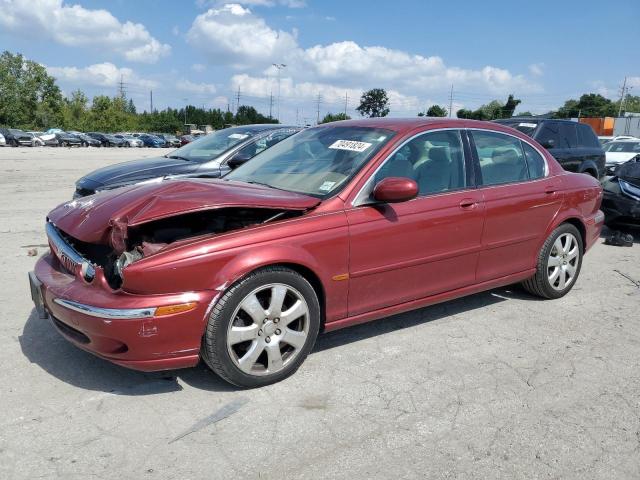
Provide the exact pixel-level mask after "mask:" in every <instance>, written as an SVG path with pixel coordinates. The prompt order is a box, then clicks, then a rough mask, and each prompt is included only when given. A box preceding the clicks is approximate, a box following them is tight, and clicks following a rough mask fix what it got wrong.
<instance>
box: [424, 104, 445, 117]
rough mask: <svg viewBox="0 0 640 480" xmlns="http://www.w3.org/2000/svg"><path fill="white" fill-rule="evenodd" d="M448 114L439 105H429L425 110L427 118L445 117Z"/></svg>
mask: <svg viewBox="0 0 640 480" xmlns="http://www.w3.org/2000/svg"><path fill="white" fill-rule="evenodd" d="M448 113H449V112H447V109H446V108H444V107H441V106H440V105H431V106H430V107H429V109H428V110H427V117H446V116H447V115H448Z"/></svg>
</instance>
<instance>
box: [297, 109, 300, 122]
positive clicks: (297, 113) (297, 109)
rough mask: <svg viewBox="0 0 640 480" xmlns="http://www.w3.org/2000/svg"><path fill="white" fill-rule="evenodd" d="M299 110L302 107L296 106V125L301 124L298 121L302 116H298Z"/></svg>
mask: <svg viewBox="0 0 640 480" xmlns="http://www.w3.org/2000/svg"><path fill="white" fill-rule="evenodd" d="M299 110H300V109H299V108H298V107H296V125H299V123H298V119H299V118H300V117H299V116H298V113H299Z"/></svg>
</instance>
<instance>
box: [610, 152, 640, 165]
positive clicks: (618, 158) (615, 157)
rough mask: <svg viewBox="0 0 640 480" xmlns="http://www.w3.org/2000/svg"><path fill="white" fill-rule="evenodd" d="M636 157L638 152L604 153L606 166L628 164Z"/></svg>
mask: <svg viewBox="0 0 640 480" xmlns="http://www.w3.org/2000/svg"><path fill="white" fill-rule="evenodd" d="M637 155H638V152H605V156H606V158H607V161H606V163H607V165H618V164H620V163H624V162H628V161H629V160H631V159H632V158H633V157H635V156H637Z"/></svg>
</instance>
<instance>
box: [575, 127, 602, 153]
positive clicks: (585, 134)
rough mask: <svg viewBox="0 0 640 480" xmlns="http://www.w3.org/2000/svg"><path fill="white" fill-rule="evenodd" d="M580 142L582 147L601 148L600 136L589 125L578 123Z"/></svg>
mask: <svg viewBox="0 0 640 480" xmlns="http://www.w3.org/2000/svg"><path fill="white" fill-rule="evenodd" d="M577 127H578V144H579V145H580V146H581V147H587V148H600V142H599V141H598V137H596V134H595V133H594V132H593V129H592V128H591V127H590V126H589V125H585V124H578V125H577Z"/></svg>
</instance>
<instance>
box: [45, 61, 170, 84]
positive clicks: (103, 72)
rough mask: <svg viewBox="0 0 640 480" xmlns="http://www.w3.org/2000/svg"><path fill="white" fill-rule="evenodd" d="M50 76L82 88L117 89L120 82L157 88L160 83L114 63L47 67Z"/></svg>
mask: <svg viewBox="0 0 640 480" xmlns="http://www.w3.org/2000/svg"><path fill="white" fill-rule="evenodd" d="M46 69H47V71H48V72H49V74H50V75H52V76H53V77H55V78H56V79H58V80H60V81H61V82H64V83H67V84H73V85H81V86H86V85H90V86H96V87H113V88H115V87H117V86H118V84H119V82H120V80H121V79H122V81H123V82H125V83H126V84H127V86H138V87H143V88H155V87H157V86H158V83H157V82H155V81H153V80H148V79H144V78H140V77H139V76H138V75H137V74H136V73H135V72H134V71H133V70H131V69H130V68H118V67H117V66H115V65H114V64H113V63H109V62H105V63H97V64H94V65H89V66H88V67H84V68H78V67H51V66H47V67H46Z"/></svg>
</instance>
